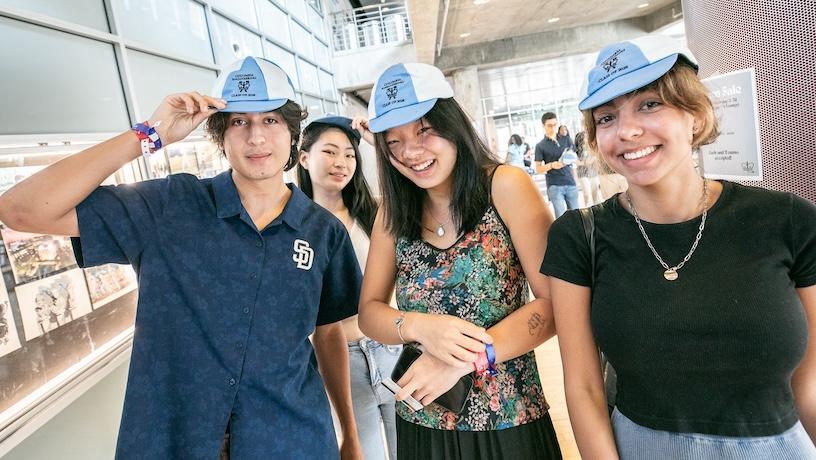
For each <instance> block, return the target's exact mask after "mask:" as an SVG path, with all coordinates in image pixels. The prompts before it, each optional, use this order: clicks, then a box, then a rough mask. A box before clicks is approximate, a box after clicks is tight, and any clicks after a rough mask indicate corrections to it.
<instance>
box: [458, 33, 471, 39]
mask: <svg viewBox="0 0 816 460" xmlns="http://www.w3.org/2000/svg"><path fill="white" fill-rule="evenodd" d="M468 37H470V32H465V33H463V34H459V38H468Z"/></svg>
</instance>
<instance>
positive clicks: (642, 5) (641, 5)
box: [638, 3, 649, 8]
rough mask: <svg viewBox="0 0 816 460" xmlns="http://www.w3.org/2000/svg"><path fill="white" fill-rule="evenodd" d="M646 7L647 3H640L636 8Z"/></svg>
mask: <svg viewBox="0 0 816 460" xmlns="http://www.w3.org/2000/svg"><path fill="white" fill-rule="evenodd" d="M647 6H649V4H648V3H641V4H640V5H638V8H646V7H647Z"/></svg>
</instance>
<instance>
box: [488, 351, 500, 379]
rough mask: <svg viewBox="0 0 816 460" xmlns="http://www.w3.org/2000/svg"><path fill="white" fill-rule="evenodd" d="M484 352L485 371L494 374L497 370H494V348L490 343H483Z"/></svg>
mask: <svg viewBox="0 0 816 460" xmlns="http://www.w3.org/2000/svg"><path fill="white" fill-rule="evenodd" d="M485 354H486V355H487V372H488V373H489V374H490V375H492V376H495V375H496V374H498V373H499V371H498V370H496V350H494V349H493V344H492V343H488V344H486V345H485Z"/></svg>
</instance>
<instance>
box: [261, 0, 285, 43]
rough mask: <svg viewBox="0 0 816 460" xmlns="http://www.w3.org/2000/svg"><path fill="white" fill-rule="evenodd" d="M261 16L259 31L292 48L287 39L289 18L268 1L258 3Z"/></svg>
mask: <svg viewBox="0 0 816 460" xmlns="http://www.w3.org/2000/svg"><path fill="white" fill-rule="evenodd" d="M258 6H259V10H260V15H261V30H263V31H264V32H265V33H266V34H267V35H269V36H270V37H272V38H274V39H275V40H277V41H279V42H281V43H283V44H284V45H286V46H292V39H291V38H290V37H289V17H288V16H286V13H284V12H283V11H282V10H281V9H280V8H278V7H277V6H275V5H274V4H272V3H270V2H269V1H268V0H259V2H258Z"/></svg>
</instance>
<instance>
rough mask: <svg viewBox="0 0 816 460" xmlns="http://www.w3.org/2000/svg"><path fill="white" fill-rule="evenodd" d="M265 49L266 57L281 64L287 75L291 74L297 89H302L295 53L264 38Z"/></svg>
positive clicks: (290, 76)
mask: <svg viewBox="0 0 816 460" xmlns="http://www.w3.org/2000/svg"><path fill="white" fill-rule="evenodd" d="M264 49H265V50H266V58H267V59H269V60H270V61H272V62H274V63H275V64H277V65H279V66H280V68H281V69H283V71H284V72H286V75H289V79H290V80H292V85H293V86H294V87H295V89H300V82H299V81H298V74H297V69H296V68H295V55H294V54H292V53H290V52H289V51H286V50H285V49H283V48H281V47H280V46H277V45H275V44H274V43H272V42H270V41H268V40H264Z"/></svg>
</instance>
